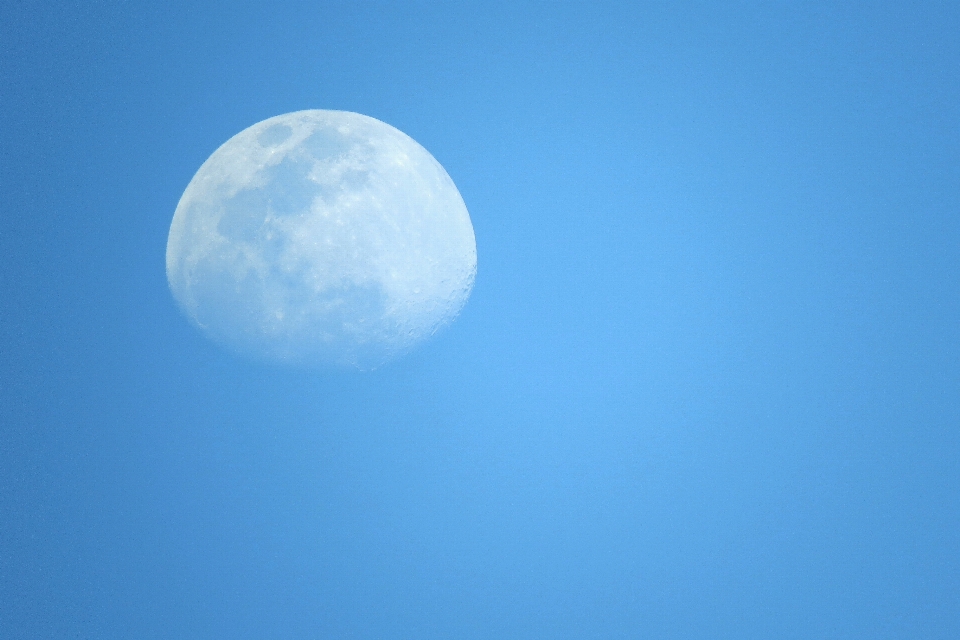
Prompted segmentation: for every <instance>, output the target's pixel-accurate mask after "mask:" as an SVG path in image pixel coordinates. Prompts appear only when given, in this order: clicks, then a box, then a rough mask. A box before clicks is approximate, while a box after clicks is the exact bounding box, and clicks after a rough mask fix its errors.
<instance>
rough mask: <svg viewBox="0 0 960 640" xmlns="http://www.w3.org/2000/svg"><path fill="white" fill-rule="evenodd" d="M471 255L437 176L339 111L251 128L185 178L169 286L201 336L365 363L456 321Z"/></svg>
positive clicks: (406, 150)
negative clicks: (188, 181) (189, 178)
mask: <svg viewBox="0 0 960 640" xmlns="http://www.w3.org/2000/svg"><path fill="white" fill-rule="evenodd" d="M476 264H477V252H476V243H475V240H474V234H473V226H472V225H471V223H470V216H469V214H468V213H467V209H466V206H465V205H464V203H463V200H462V198H461V197H460V193H459V192H458V191H457V188H456V187H455V186H454V184H453V181H452V180H451V179H450V177H449V176H448V175H447V173H446V171H444V169H443V167H441V166H440V164H439V163H438V162H437V161H436V160H435V159H434V158H433V156H431V155H430V153H428V152H427V150H426V149H424V148H423V147H421V146H420V145H419V144H417V143H416V142H415V141H414V140H412V139H411V138H410V137H408V136H406V135H405V134H403V133H402V132H400V131H398V130H397V129H394V128H393V127H391V126H389V125H387V124H384V123H383V122H380V121H379V120H375V119H373V118H370V117H367V116H363V115H360V114H356V113H349V112H345V111H320V110H315V111H298V112H295V113H288V114H285V115H281V116H277V117H274V118H270V119H268V120H264V121H263V122H260V123H257V124H255V125H253V126H252V127H250V128H248V129H245V130H244V131H241V132H240V133H238V134H237V135H235V136H234V137H233V138H231V139H230V140H228V141H227V142H226V143H225V144H224V145H223V146H221V147H220V148H219V149H217V150H216V151H215V152H214V154H213V155H212V156H210V158H209V159H207V161H206V162H204V163H203V165H202V166H201V167H200V169H199V171H197V174H196V175H195V176H194V177H193V180H191V181H190V184H189V185H188V186H187V189H186V191H185V192H184V194H183V196H182V197H181V199H180V203H179V204H178V205H177V210H176V213H175V214H174V217H173V222H172V224H171V225H170V235H169V238H168V241H167V280H168V281H169V283H170V289H171V291H172V292H173V295H174V297H175V298H176V299H177V302H178V303H179V304H180V307H181V308H182V309H183V311H184V313H185V314H186V315H187V316H188V317H189V318H191V319H192V320H193V321H194V322H195V323H196V324H197V325H198V326H199V327H200V328H201V329H203V330H204V331H205V332H206V333H207V334H208V335H210V336H211V337H212V338H214V339H215V340H217V341H218V342H221V343H223V344H226V345H228V346H231V347H233V348H235V349H238V350H240V351H242V352H245V353H248V354H251V355H254V356H257V357H262V358H266V359H268V360H274V361H282V362H291V363H302V364H352V365H356V366H360V367H362V368H369V367H375V366H377V365H379V364H381V363H383V362H385V361H387V360H389V359H390V358H392V357H394V356H395V355H397V354H400V353H402V352H404V351H407V350H408V349H410V348H411V347H412V346H413V345H415V344H416V343H417V342H419V341H421V340H422V339H424V338H426V337H427V336H429V335H430V334H432V333H433V332H435V331H436V330H437V329H438V328H439V327H441V326H442V325H444V324H446V323H447V322H449V321H451V320H452V319H453V318H454V317H456V315H457V314H458V313H459V311H460V309H461V308H462V306H463V304H464V303H465V302H466V300H467V298H468V297H469V295H470V291H471V289H472V287H473V280H474V275H475V274H476Z"/></svg>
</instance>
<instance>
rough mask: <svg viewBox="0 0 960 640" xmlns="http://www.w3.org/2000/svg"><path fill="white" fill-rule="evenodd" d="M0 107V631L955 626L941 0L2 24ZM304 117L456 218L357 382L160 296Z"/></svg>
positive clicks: (527, 631)
mask: <svg viewBox="0 0 960 640" xmlns="http://www.w3.org/2000/svg"><path fill="white" fill-rule="evenodd" d="M0 87H3V88H2V90H0V125H2V131H3V138H2V139H3V145H4V152H3V153H2V154H0V323H2V333H0V637H3V638H11V639H20V638H23V639H25V640H26V639H30V640H39V639H43V638H58V639H59V638H91V639H93V638H97V639H112V638H117V639H120V638H141V639H150V638H185V639H187V638H198V639H199V638H236V639H242V638H251V639H253V638H257V639H267V638H277V639H280V638H283V639H294V638H358V639H366V638H371V639H372V638H377V639H394V638H397V639H401V638H411V639H426V638H438V639H440V638H458V639H459V638H464V639H467V638H476V639H481V638H517V639H532V638H544V639H548V638H557V639H560V638H563V639H566V638H570V639H582V638H599V639H607V638H611V639H612V638H630V639H634V638H658V639H659V638H683V639H686V638H735V639H737V640H745V639H750V638H756V639H758V640H759V639H768V638H783V639H790V638H796V639H804V640H808V639H812V638H831V639H832V638H837V639H841V638H890V639H893V638H907V637H909V638H924V639H944V640H947V639H951V640H952V639H954V638H957V637H960V429H958V425H960V364H958V357H960V288H958V287H960V252H958V249H960V215H958V213H960V6H958V5H956V4H955V3H937V2H929V3H893V2H866V3H858V4H857V6H856V7H844V6H842V5H841V4H840V3H827V2H809V3H762V2H712V3H711V2H703V3H698V2H681V3H676V2H671V3H639V2H630V3H602V2H600V3H582V4H581V3H519V4H518V3H495V2H483V3H459V2H458V3H403V6H399V7H398V6H397V3H381V4H377V3H325V2H303V3H296V2H279V3H276V4H267V3H250V2H231V3H218V2H207V3H176V2H172V3H170V2H168V3H150V2H136V3H128V2H112V1H107V2H98V3H91V2H82V3H80V2H57V3H53V2H23V3H11V2H6V3H3V4H2V5H0ZM301 109H339V110H347V111H355V112H358V113H363V114H366V115H369V116H372V117H374V118H377V119H379V120H382V121H384V122H386V123H388V124H390V125H392V126H394V127H396V128H398V129H400V130H401V131H403V132H404V133H406V134H408V135H409V136H411V137H412V138H413V139H415V140H416V141H417V142H419V143H420V144H421V145H423V146H424V147H425V148H426V149H427V150H428V151H429V152H430V153H431V154H433V156H434V157H435V158H436V159H437V160H438V161H439V162H440V163H441V164H442V165H443V166H444V168H445V169H446V170H447V172H448V173H449V174H450V176H451V177H452V178H453V180H454V182H455V183H456V185H457V187H458V189H459V190H460V193H461V194H462V196H463V199H464V201H465V203H466V205H467V208H468V210H469V211H470V215H471V219H472V221H473V225H474V229H475V232H476V239H477V253H478V270H477V279H476V285H475V289H474V292H473V295H472V297H471V299H470V300H469V301H468V303H467V305H466V307H465V308H464V310H463V312H462V314H461V316H460V318H459V319H458V320H457V321H456V322H454V323H453V324H452V325H451V326H450V327H449V328H447V329H446V330H445V331H443V332H442V333H441V334H440V335H438V336H436V337H435V338H434V339H433V340H432V341H430V342H428V343H427V344H425V345H424V346H423V347H421V348H420V349H418V350H417V351H416V352H414V353H413V354H411V355H410V356H408V357H406V358H404V359H402V360H400V361H397V362H395V363H393V364H391V365H389V366H387V367H384V368H383V369H380V370H378V371H374V372H370V373H360V372H349V371H347V372H343V373H340V374H334V373H330V372H325V373H315V372H313V373H312V372H309V371H302V370H296V369H286V368H280V367H270V366H266V365H263V364H259V363H256V362H250V361H246V360H244V359H242V358H239V357H236V356H234V355H232V354H230V353H229V352H226V351H224V350H222V349H221V348H219V347H217V346H216V345H215V344H213V343H211V342H210V341H208V340H207V339H206V338H204V337H203V335H201V334H200V333H199V332H198V331H196V330H195V329H194V328H193V327H192V326H191V325H190V323H189V322H188V321H187V320H186V319H185V318H184V317H182V316H181V315H180V313H179V311H178V309H177V306H176V303H175V302H174V300H173V298H172V296H171V294H170V291H169V289H168V287H167V282H166V278H165V273H164V251H165V245H166V240H167V231H168V229H169V225H170V221H171V218H172V216H173V212H174V209H175V208H176V205H177V201H178V199H179V198H180V196H181V194H182V193H183V190H184V189H185V188H186V186H187V184H188V182H189V181H190V179H191V177H192V176H193V174H194V173H195V172H196V170H197V169H198V168H199V166H200V165H201V163H202V162H203V161H204V160H205V159H206V158H207V157H208V156H209V155H210V154H211V153H212V152H213V151H214V150H215V149H216V148H217V147H218V146H219V145H220V144H222V143H223V142H225V141H226V140H227V139H228V138H230V137H231V136H233V135H234V134H236V133H237V132H239V131H241V130H242V129H244V128H246V127H248V126H250V125H252V124H254V123H256V122H258V121H261V120H263V119H265V118H268V117H271V116H274V115H278V114H281V113H286V112H290V111H296V110H301Z"/></svg>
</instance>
